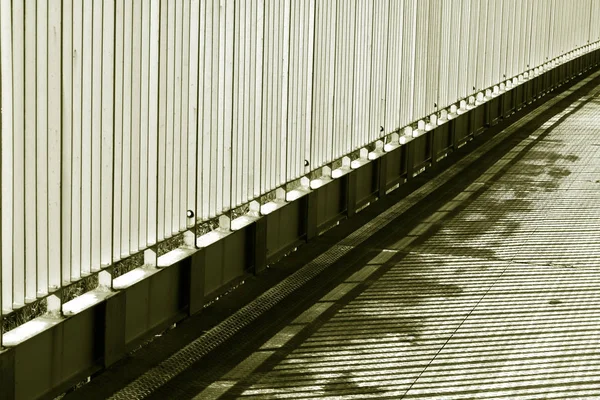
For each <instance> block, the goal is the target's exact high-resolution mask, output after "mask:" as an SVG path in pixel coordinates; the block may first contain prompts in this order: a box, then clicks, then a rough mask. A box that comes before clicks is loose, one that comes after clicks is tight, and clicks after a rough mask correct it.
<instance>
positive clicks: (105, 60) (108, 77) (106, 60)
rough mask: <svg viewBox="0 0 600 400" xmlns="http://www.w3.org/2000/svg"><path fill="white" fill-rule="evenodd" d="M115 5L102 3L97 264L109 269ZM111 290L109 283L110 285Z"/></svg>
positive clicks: (112, 178) (111, 227)
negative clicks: (98, 239) (99, 229)
mask: <svg viewBox="0 0 600 400" xmlns="http://www.w3.org/2000/svg"><path fill="white" fill-rule="evenodd" d="M114 6H115V4H114V2H113V1H110V0H104V1H103V3H102V24H103V25H102V33H103V34H104V35H105V36H104V38H103V40H102V156H101V157H102V160H101V162H102V169H101V175H100V182H101V186H102V188H101V193H102V198H101V200H100V207H101V214H100V215H101V217H100V219H101V221H102V228H101V232H100V237H101V255H100V263H101V265H103V266H108V265H110V264H111V261H112V254H113V218H112V214H113V191H112V182H113V181H114V176H113V173H114V140H115V139H114V125H113V124H114V93H115V90H114V72H115V71H114V68H115V63H114V56H115V20H114V15H115V12H114ZM111 287H112V283H111Z"/></svg>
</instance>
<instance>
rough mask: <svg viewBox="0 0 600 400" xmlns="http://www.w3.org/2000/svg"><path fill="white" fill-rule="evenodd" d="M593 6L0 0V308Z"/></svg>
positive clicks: (289, 171) (515, 67)
mask: <svg viewBox="0 0 600 400" xmlns="http://www.w3.org/2000/svg"><path fill="white" fill-rule="evenodd" d="M599 19H600V0H571V1H563V0H419V1H417V0H305V1H299V0H281V1H271V0H99V1H92V0H27V1H22V0H2V2H1V3H0V60H1V65H0V73H1V79H0V84H1V88H0V93H1V106H2V114H1V116H2V120H1V123H2V125H1V141H0V145H1V152H0V155H1V166H2V170H1V174H0V175H1V176H0V178H1V186H2V194H1V206H2V208H1V217H2V218H1V235H2V236H1V239H2V241H1V246H0V249H1V256H0V262H1V270H2V273H1V278H2V283H1V284H0V289H1V291H2V294H1V296H0V299H1V305H2V308H3V310H4V312H10V310H12V309H13V308H17V307H19V306H21V305H23V304H25V303H28V302H31V301H34V300H35V299H36V298H38V297H40V296H45V295H46V294H48V293H50V292H52V291H53V290H55V289H56V288H59V287H60V286H61V285H67V284H69V283H70V282H73V281H77V280H78V279H79V278H81V277H83V276H87V275H89V274H91V273H94V272H95V271H99V270H101V268H103V267H104V266H107V265H110V264H111V263H113V262H115V261H118V260H120V259H122V258H124V257H127V256H128V255H131V254H135V253H137V252H139V251H141V250H144V249H146V248H148V247H149V246H152V245H154V244H156V243H157V242H159V241H161V240H163V239H165V238H169V237H171V236H173V235H174V234H177V233H179V232H182V231H184V230H186V229H189V228H190V227H192V226H194V224H195V223H198V222H202V221H205V220H208V219H211V218H213V217H216V216H219V215H221V214H223V213H225V212H227V211H229V210H231V209H232V208H235V207H238V206H240V205H243V204H246V203H248V202H249V201H251V200H253V199H256V198H258V197H259V196H261V195H263V194H266V193H268V192H270V191H272V190H274V189H276V188H279V187H281V186H282V185H285V184H286V183H288V182H291V181H294V180H296V179H298V178H301V177H303V176H305V175H306V174H308V173H309V172H311V171H314V170H317V169H318V168H320V167H321V166H324V165H328V164H330V163H331V162H333V161H335V160H338V159H339V158H341V157H342V156H345V155H347V154H349V153H351V152H353V151H355V150H357V149H360V148H362V147H364V146H366V145H368V144H370V143H372V142H374V141H376V140H378V139H381V138H383V137H385V136H386V135H388V134H390V133H392V132H395V131H397V130H399V129H401V128H403V127H404V126H406V125H409V124H411V123H414V122H415V121H417V120H419V119H422V118H425V117H427V116H429V115H430V114H433V113H436V112H438V111H440V110H442V109H443V108H445V107H449V106H450V105H452V104H456V103H457V102H458V101H460V100H462V99H466V98H467V97H468V96H471V95H476V94H477V93H478V92H480V91H482V90H485V89H487V88H489V87H491V86H493V85H498V84H500V83H502V82H504V81H506V80H508V79H511V78H513V77H516V76H518V75H519V74H522V73H525V72H527V71H529V70H532V69H534V68H537V67H540V66H542V65H544V64H546V63H553V62H555V61H556V59H557V58H561V57H563V56H564V55H565V54H567V53H569V52H571V51H573V50H575V49H582V48H583V47H584V46H588V45H590V44H594V46H596V45H597V43H598V40H599V39H600V24H598V23H597V21H598V20H599ZM580 51H583V50H580ZM188 210H192V211H194V213H195V215H196V218H195V219H194V218H192V219H190V218H189V217H188V216H187V215H186V212H187V211H188Z"/></svg>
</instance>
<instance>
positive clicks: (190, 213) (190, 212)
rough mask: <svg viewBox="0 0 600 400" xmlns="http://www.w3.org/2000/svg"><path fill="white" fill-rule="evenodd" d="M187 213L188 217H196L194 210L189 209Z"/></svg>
mask: <svg viewBox="0 0 600 400" xmlns="http://www.w3.org/2000/svg"><path fill="white" fill-rule="evenodd" d="M186 215H187V217H188V218H193V217H194V212H193V211H192V210H187V212H186Z"/></svg>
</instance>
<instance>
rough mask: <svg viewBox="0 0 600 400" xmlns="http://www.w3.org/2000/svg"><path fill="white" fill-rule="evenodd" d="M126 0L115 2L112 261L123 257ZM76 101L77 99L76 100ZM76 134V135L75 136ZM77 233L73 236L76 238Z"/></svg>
mask: <svg viewBox="0 0 600 400" xmlns="http://www.w3.org/2000/svg"><path fill="white" fill-rule="evenodd" d="M123 2H124V0H117V1H116V3H115V62H114V64H115V67H114V70H115V73H114V79H115V82H114V88H115V93H114V117H113V126H114V128H113V131H114V135H113V136H114V140H113V143H114V145H113V154H114V157H113V176H114V179H113V210H112V211H113V229H112V232H113V234H112V237H113V238H112V243H113V245H112V247H113V255H112V261H113V262H116V261H119V260H120V259H121V254H122V252H121V223H122V218H121V213H122V209H123V205H122V202H121V174H122V168H121V165H122V155H121V154H122V141H123V40H122V38H123V29H124V26H123V25H124V20H123V18H124V13H123ZM74 101H75V100H74ZM75 136H76V135H74V137H75ZM75 236H76V235H75V234H74V235H73V237H74V238H75Z"/></svg>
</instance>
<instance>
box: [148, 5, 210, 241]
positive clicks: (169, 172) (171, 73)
mask: <svg viewBox="0 0 600 400" xmlns="http://www.w3.org/2000/svg"><path fill="white" fill-rule="evenodd" d="M176 5H177V4H176V2H175V0H168V1H167V13H166V16H164V15H163V18H165V19H166V24H167V30H166V32H165V33H166V37H167V46H166V49H165V55H166V58H167V60H166V73H165V80H166V85H167V87H166V129H165V131H164V132H165V141H164V143H165V145H164V146H159V148H158V151H159V152H161V151H162V153H163V154H164V160H165V165H164V169H165V179H166V182H165V183H164V184H163V196H164V203H163V207H162V210H161V214H162V218H163V221H164V226H163V229H162V232H161V234H162V235H163V236H162V237H163V238H165V239H168V238H170V237H171V235H172V232H173V229H172V226H173V207H174V204H173V197H174V193H173V190H174V184H175V176H174V175H175V174H174V168H173V163H174V161H173V160H174V159H175V146H174V136H175V134H176V133H175V120H176V118H175V112H176V110H175V95H176V91H175V74H176V66H175V58H176V54H175V50H176V49H175V35H176V33H175V30H176V22H175V21H176ZM219 115H220V114H219Z"/></svg>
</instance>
